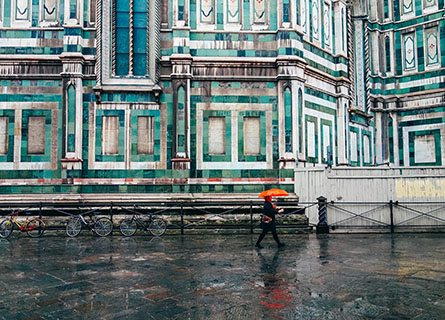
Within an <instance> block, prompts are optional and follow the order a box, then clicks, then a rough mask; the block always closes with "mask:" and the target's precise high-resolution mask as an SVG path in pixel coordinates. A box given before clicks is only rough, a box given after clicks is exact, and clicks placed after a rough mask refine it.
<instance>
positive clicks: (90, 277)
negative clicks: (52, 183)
mask: <svg viewBox="0 0 445 320" xmlns="http://www.w3.org/2000/svg"><path fill="white" fill-rule="evenodd" d="M256 237H257V235H253V236H251V235H202V236H199V235H185V236H164V237H162V238H153V237H147V236H142V235H141V236H135V237H133V238H124V237H120V236H117V235H114V236H111V237H108V238H98V237H94V236H92V235H87V234H84V235H82V236H80V237H78V238H74V239H70V238H66V237H64V236H61V235H45V236H44V237H42V238H40V239H29V238H26V237H24V236H23V235H20V234H15V235H13V237H12V238H11V239H8V240H1V241H0V261H1V266H2V268H1V270H0V319H429V320H431V319H444V314H445V263H444V256H445V236H444V235H443V234H394V235H391V234H332V235H320V236H317V235H315V234H295V235H292V234H286V235H280V237H281V239H282V240H283V241H284V242H285V243H286V247H284V248H281V249H278V248H276V246H275V244H274V242H273V240H272V239H271V237H270V235H269V236H268V237H266V239H265V240H264V241H263V243H264V246H265V248H263V249H261V250H257V249H254V247H253V244H254V243H255V241H256Z"/></svg>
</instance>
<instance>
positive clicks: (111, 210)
mask: <svg viewBox="0 0 445 320" xmlns="http://www.w3.org/2000/svg"><path fill="white" fill-rule="evenodd" d="M110 220H111V223H113V201H111V202H110Z"/></svg>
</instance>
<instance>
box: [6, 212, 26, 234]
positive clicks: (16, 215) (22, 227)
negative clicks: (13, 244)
mask: <svg viewBox="0 0 445 320" xmlns="http://www.w3.org/2000/svg"><path fill="white" fill-rule="evenodd" d="M18 216H19V213H18V212H16V213H14V214H13V215H11V216H10V217H9V221H12V222H14V224H15V225H16V226H17V227H18V228H19V229H20V231H26V224H27V223H28V221H29V218H28V217H26V220H25V221H24V222H23V224H20V221H18V220H17V217H18ZM14 224H13V225H14Z"/></svg>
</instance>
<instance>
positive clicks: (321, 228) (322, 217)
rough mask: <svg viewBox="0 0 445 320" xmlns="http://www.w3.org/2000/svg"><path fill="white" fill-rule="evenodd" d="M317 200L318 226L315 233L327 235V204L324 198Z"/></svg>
mask: <svg viewBox="0 0 445 320" xmlns="http://www.w3.org/2000/svg"><path fill="white" fill-rule="evenodd" d="M317 200H318V224H317V233H329V226H328V220H327V213H328V202H327V200H328V199H326V198H325V197H323V196H320V197H318V198H317Z"/></svg>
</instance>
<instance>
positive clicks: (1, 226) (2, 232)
mask: <svg viewBox="0 0 445 320" xmlns="http://www.w3.org/2000/svg"><path fill="white" fill-rule="evenodd" d="M11 232H12V221H11V220H9V219H5V220H3V221H2V223H0V237H2V238H7V237H9V235H10V234H11Z"/></svg>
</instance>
